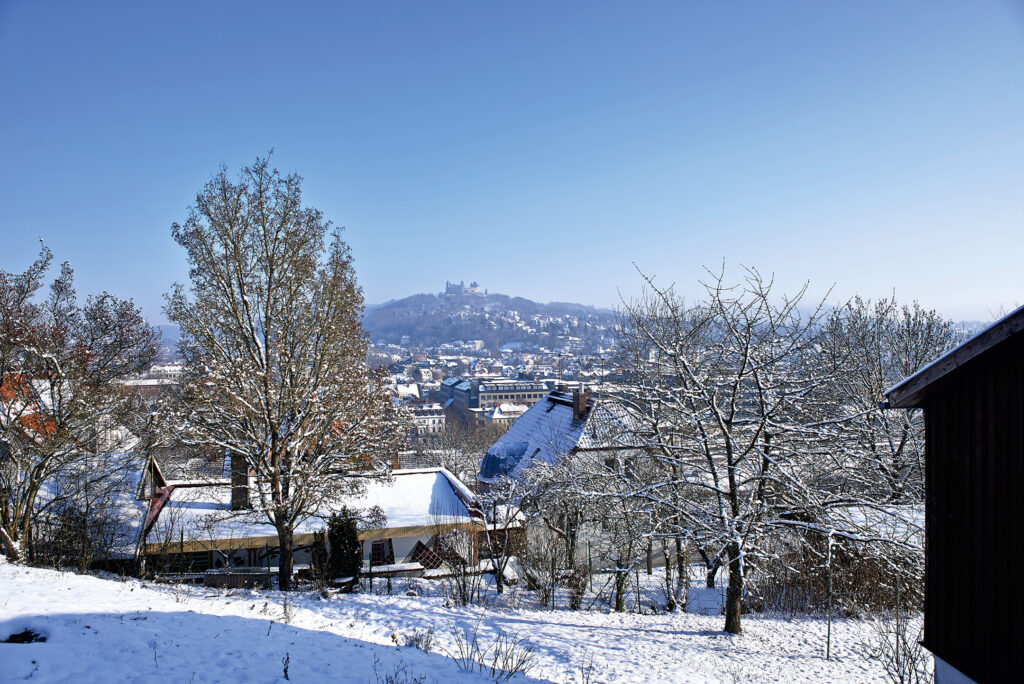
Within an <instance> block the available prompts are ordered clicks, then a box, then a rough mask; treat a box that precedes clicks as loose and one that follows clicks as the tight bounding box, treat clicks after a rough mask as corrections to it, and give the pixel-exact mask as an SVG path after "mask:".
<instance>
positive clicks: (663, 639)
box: [0, 563, 885, 683]
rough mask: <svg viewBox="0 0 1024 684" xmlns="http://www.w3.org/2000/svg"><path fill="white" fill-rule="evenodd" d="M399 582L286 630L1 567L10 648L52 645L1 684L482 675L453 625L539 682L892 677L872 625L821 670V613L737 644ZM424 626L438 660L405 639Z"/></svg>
mask: <svg viewBox="0 0 1024 684" xmlns="http://www.w3.org/2000/svg"><path fill="white" fill-rule="evenodd" d="M646 579H647V578H646V577H645V581H646ZM651 580H652V584H651V587H652V588H654V587H655V584H654V582H655V581H656V580H657V575H655V577H653V578H651ZM392 584H393V590H394V593H395V595H390V596H382V595H366V594H354V595H341V596H338V597H335V598H332V599H329V600H322V599H321V598H320V597H319V596H318V595H317V594H315V593H296V594H293V595H292V596H290V597H289V607H288V610H287V613H288V616H289V623H290V624H283V622H284V618H285V612H286V611H285V608H284V604H283V595H282V594H281V593H280V592H258V591H251V590H233V591H227V590H211V589H207V588H204V587H174V586H169V585H155V584H151V583H146V582H140V581H137V580H127V581H118V580H116V579H101V578H97V577H91V576H82V575H75V574H70V573H61V572H56V571H52V570H41V569H32V568H24V567H21V566H17V565H11V564H5V563H0V640H3V639H4V638H6V637H7V636H8V635H9V634H11V633H14V632H18V631H21V630H23V629H32V630H34V631H37V632H40V633H42V634H45V635H46V636H47V641H46V642H45V643H35V644H24V645H22V644H0V680H3V681H11V680H20V679H22V678H26V677H29V678H30V681H33V682H64V681H74V682H114V681H142V680H153V681H167V682H189V681H193V682H237V681H247V682H272V681H283V662H282V659H284V658H288V659H289V676H290V678H291V681H293V682H338V681H341V682H361V683H365V682H370V683H373V682H377V681H384V680H385V677H386V676H387V675H390V674H392V673H393V672H394V671H395V669H396V668H402V667H404V668H406V670H405V671H406V673H407V676H406V678H404V679H402V678H399V681H412V678H414V677H418V676H423V677H424V678H425V681H426V682H448V681H455V682H459V681H475V679H474V675H469V674H466V673H462V672H460V671H459V670H458V668H457V667H456V665H455V664H454V663H453V662H452V661H451V660H450V659H448V658H447V657H445V656H443V655H440V654H438V650H439V649H441V648H447V649H449V650H452V649H453V647H454V640H453V638H452V636H451V634H450V629H451V628H452V626H454V627H455V628H456V629H460V630H471V629H473V627H474V625H479V627H478V630H479V635H480V638H481V641H483V642H485V643H489V642H490V640H492V639H493V638H494V636H495V635H497V634H498V633H499V632H504V633H506V634H510V635H518V636H520V637H522V638H523V639H525V642H526V643H527V644H529V645H530V647H532V648H533V649H534V652H535V654H536V660H537V665H536V668H535V670H534V671H533V672H532V673H531V676H532V677H533V678H535V679H539V680H542V681H556V682H582V681H586V680H589V681H593V682H723V681H724V682H733V681H744V682H777V681H785V682H811V681H814V682H824V681H828V682H883V681H885V674H884V672H883V671H882V669H881V666H880V665H879V664H878V663H876V662H872V661H870V660H868V659H866V658H864V656H863V651H862V649H861V646H862V644H863V643H864V642H866V641H867V640H868V639H870V638H871V636H872V629H871V627H870V625H869V624H867V623H866V622H861V621H856V620H836V621H835V622H834V623H833V625H832V660H831V661H827V660H825V655H824V654H825V621H824V620H822V619H810V618H802V619H793V620H790V619H782V618H764V617H756V616H744V622H743V625H744V634H743V635H741V636H730V635H727V634H724V633H722V632H721V631H720V630H721V628H722V622H723V619H722V616H721V615H694V614H659V615H638V614H635V613H626V614H622V613H618V614H617V613H608V612H601V611H596V610H595V611H591V612H587V611H566V610H557V611H549V610H509V609H502V610H484V609H481V608H451V607H446V605H445V599H444V597H443V595H442V594H443V592H442V587H443V584H442V582H437V581H435V582H431V581H426V580H417V579H408V580H394V581H393V583H392ZM376 586H377V587H378V589H380V588H382V587H384V586H386V583H384V582H377V583H376ZM408 591H414V593H418V594H419V595H418V596H406V595H405V594H406V593H407V592H408ZM513 591H520V590H513ZM701 591H704V592H709V591H714V590H701ZM691 598H694V596H693V595H692V594H691ZM709 598H710V597H709ZM524 603H526V601H524ZM430 628H433V629H434V643H435V648H434V652H433V653H431V654H426V653H423V652H421V651H419V650H417V649H415V648H413V647H410V646H406V647H402V648H398V647H396V646H395V642H396V640H397V641H398V642H399V643H405V642H406V641H407V639H408V637H409V636H410V635H411V634H413V632H421V633H422V632H424V631H426V630H428V629H430ZM393 635H394V636H393ZM375 661H376V664H375ZM375 667H376V671H375V669H374V668H375ZM485 681H490V679H489V678H488V679H486V680H485ZM516 681H526V680H525V679H523V678H519V679H518V680H516Z"/></svg>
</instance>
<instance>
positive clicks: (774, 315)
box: [621, 270, 830, 633]
mask: <svg viewBox="0 0 1024 684" xmlns="http://www.w3.org/2000/svg"><path fill="white" fill-rule="evenodd" d="M709 275H710V277H709V278H708V279H707V280H706V281H705V282H704V283H703V287H704V291H705V295H704V298H703V300H702V301H698V302H696V303H693V304H690V303H687V302H685V301H684V300H683V299H682V298H681V297H680V296H678V295H677V294H676V293H675V291H674V290H673V289H672V288H671V287H669V288H662V287H659V286H657V285H656V284H655V283H654V281H653V279H650V278H646V282H647V288H648V289H647V292H646V294H645V296H644V297H643V298H642V299H641V300H639V301H636V302H632V303H629V304H627V305H626V306H625V309H624V311H623V316H622V330H623V351H624V358H625V363H626V365H627V367H628V368H629V369H630V371H631V374H632V375H633V377H634V380H633V383H634V388H633V391H631V392H627V393H624V395H623V396H622V398H621V401H622V402H623V403H624V405H625V407H626V410H628V411H629V412H630V414H631V415H633V416H634V417H635V418H636V420H637V422H638V425H639V428H638V429H639V431H640V433H641V435H642V436H643V438H644V439H646V440H647V446H648V452H647V453H649V454H651V456H652V458H654V459H656V460H657V461H658V462H659V463H660V465H661V468H660V469H657V470H655V472H660V473H661V477H659V478H657V479H654V480H652V481H651V482H650V483H649V484H648V485H647V486H646V487H643V488H639V489H637V490H635V491H633V492H631V496H634V497H636V496H644V497H648V498H650V499H651V500H652V501H653V502H655V503H656V504H657V506H658V508H659V509H660V510H661V511H664V513H663V514H662V515H663V516H664V517H663V519H662V525H663V526H672V525H674V526H676V527H677V528H678V529H677V530H676V532H677V533H686V534H692V535H694V536H697V537H700V538H702V539H704V540H705V541H706V544H707V547H708V548H716V549H718V550H719V551H718V552H719V553H720V554H721V558H722V561H723V563H724V566H725V568H726V570H727V572H728V585H727V588H726V596H725V609H726V615H725V630H726V631H727V632H731V633H739V632H741V623H740V615H741V612H742V601H743V595H744V579H745V559H746V558H747V557H748V556H749V555H750V554H752V553H755V552H756V550H757V548H758V546H759V544H760V543H761V542H762V541H763V539H764V538H765V535H766V533H767V531H768V530H770V529H771V528H772V527H773V526H774V525H776V524H778V523H780V522H783V521H784V520H785V519H786V518H793V517H799V516H800V509H801V508H802V507H803V506H805V505H806V502H807V500H808V499H807V496H806V487H807V484H806V483H805V481H804V478H803V469H804V466H805V465H806V463H807V462H808V461H809V460H813V459H814V458H815V456H816V454H817V450H818V449H819V448H820V443H821V441H822V434H823V431H826V430H827V427H826V426H824V425H823V424H822V422H821V420H820V413H819V411H818V410H817V409H818V406H819V403H820V401H821V399H820V397H819V394H820V392H821V391H822V388H823V387H825V386H826V385H827V383H828V381H829V379H830V375H829V369H828V368H825V367H824V366H823V365H822V364H821V363H820V362H819V359H818V338H819V335H820V328H821V326H820V321H821V319H822V317H823V314H822V307H821V306H820V305H818V306H812V307H810V309H809V310H808V309H805V308H804V306H803V304H802V302H803V295H804V290H801V291H800V292H798V293H797V294H796V295H795V296H792V297H786V296H782V295H779V294H778V293H777V292H775V291H773V285H772V281H771V280H770V279H765V278H763V277H762V276H761V275H760V274H759V273H758V272H757V271H755V270H748V271H747V272H746V275H745V277H744V279H743V280H742V281H741V282H740V283H738V284H737V285H728V284H727V283H726V282H725V281H724V278H723V276H722V275H715V274H709Z"/></svg>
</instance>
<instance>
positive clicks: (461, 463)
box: [428, 417, 508, 486]
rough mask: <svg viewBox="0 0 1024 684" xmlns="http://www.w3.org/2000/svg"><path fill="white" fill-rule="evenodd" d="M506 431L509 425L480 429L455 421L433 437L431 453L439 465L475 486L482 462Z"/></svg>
mask: <svg viewBox="0 0 1024 684" xmlns="http://www.w3.org/2000/svg"><path fill="white" fill-rule="evenodd" d="M507 430H508V425H507V424H501V423H491V424H489V425H486V426H483V427H478V426H475V425H470V424H468V423H467V422H465V421H463V420H461V419H459V418H458V417H453V418H452V419H450V420H446V421H445V425H444V429H443V430H441V432H439V433H437V435H435V436H434V438H433V440H431V444H430V445H429V447H428V449H429V451H430V452H431V454H432V455H433V456H434V460H435V462H436V463H437V465H439V466H441V467H442V468H445V469H447V470H448V471H449V472H450V473H452V474H453V475H455V477H457V478H459V479H460V480H462V481H463V482H465V483H467V484H469V485H471V486H472V485H475V483H476V477H477V475H479V474H480V459H482V458H483V456H484V454H486V453H487V450H488V449H489V448H490V447H491V446H492V445H493V444H494V443H495V442H496V441H498V438H499V437H501V436H502V435H503V434H505V432H506V431H507Z"/></svg>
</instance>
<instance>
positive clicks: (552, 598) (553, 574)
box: [551, 553, 555, 610]
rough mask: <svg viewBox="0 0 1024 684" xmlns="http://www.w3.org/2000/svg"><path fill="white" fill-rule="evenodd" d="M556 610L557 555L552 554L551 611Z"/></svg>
mask: <svg viewBox="0 0 1024 684" xmlns="http://www.w3.org/2000/svg"><path fill="white" fill-rule="evenodd" d="M554 609H555V554H553V553H552V554H551V610H554Z"/></svg>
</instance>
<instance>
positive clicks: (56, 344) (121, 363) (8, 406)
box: [0, 247, 159, 560]
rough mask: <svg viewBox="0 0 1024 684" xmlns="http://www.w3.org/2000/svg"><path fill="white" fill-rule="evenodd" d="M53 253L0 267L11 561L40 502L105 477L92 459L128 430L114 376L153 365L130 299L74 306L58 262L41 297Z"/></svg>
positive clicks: (152, 345)
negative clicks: (17, 269) (10, 269)
mask: <svg viewBox="0 0 1024 684" xmlns="http://www.w3.org/2000/svg"><path fill="white" fill-rule="evenodd" d="M52 261H53V256H52V254H51V252H50V250H49V249H46V248H45V247H43V248H42V250H41V252H40V255H39V258H38V259H36V261H35V262H34V263H33V264H32V266H30V267H29V269H28V270H26V271H25V272H24V273H7V272H4V271H0V541H2V543H3V546H4V549H5V551H6V553H7V556H8V557H9V558H10V559H12V560H20V559H22V558H23V554H24V551H25V548H24V544H25V542H26V541H28V540H29V539H30V530H31V529H32V523H33V519H34V517H35V516H36V515H37V514H38V513H39V512H40V511H41V510H45V509H48V508H51V507H56V506H60V505H62V502H65V501H67V500H68V499H70V498H73V497H74V496H75V493H76V492H78V491H80V490H83V489H87V488H92V489H94V490H95V489H96V488H97V487H99V486H100V483H101V481H102V480H104V479H106V478H107V477H109V475H110V471H109V470H108V469H107V468H105V467H99V468H93V467H92V466H93V465H95V464H97V463H99V461H98V460H97V459H96V458H95V453H96V452H110V451H120V450H122V449H123V448H125V446H126V445H125V443H124V441H125V440H127V439H130V438H131V435H130V434H128V433H126V432H124V431H123V430H120V429H119V426H121V425H124V424H125V422H126V420H127V414H129V413H130V412H131V411H133V410H134V408H135V406H134V403H133V401H132V397H131V396H130V395H129V394H128V393H126V392H125V391H123V385H122V384H121V381H122V380H125V379H127V378H129V377H131V376H133V375H135V374H137V373H139V372H141V371H143V370H145V369H146V368H148V367H149V366H150V365H151V364H152V362H153V359H154V358H155V356H156V351H157V341H158V339H159V337H158V333H157V332H156V331H155V330H154V329H153V328H151V327H149V326H148V325H147V324H146V322H145V321H144V320H143V319H142V316H141V313H140V312H139V310H138V308H137V307H136V306H135V305H134V304H133V303H132V302H131V300H121V299H118V298H116V297H114V296H112V295H110V294H107V293H103V294H100V295H98V296H90V297H89V298H88V299H87V300H86V302H85V303H84V304H79V303H78V300H77V297H76V294H75V289H74V284H73V273H72V270H71V267H70V265H68V264H67V263H66V262H65V263H64V264H63V265H62V266H61V270H60V274H59V275H58V276H57V278H56V279H55V280H54V281H53V283H52V284H51V285H50V288H49V295H48V296H47V297H45V298H43V299H39V298H38V297H37V294H38V293H39V290H40V289H41V288H42V286H43V279H44V277H45V275H46V272H47V270H48V269H49V267H50V265H51V263H52ZM61 475H64V476H66V477H63V478H62V480H61V486H60V487H59V491H56V490H54V491H50V492H45V491H44V490H45V489H46V488H47V487H49V486H50V485H53V484H54V483H55V480H56V478H57V477H58V476H61ZM29 550H31V549H29Z"/></svg>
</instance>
